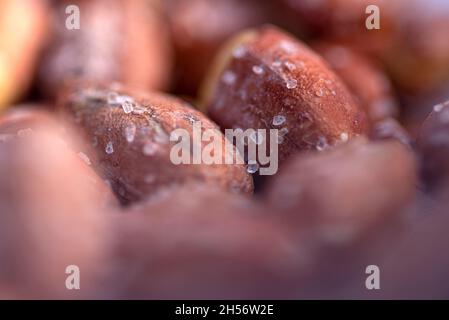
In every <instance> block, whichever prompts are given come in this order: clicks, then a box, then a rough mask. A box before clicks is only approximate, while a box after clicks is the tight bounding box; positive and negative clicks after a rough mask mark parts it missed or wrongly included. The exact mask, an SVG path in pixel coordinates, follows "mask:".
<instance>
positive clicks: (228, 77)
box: [221, 70, 237, 86]
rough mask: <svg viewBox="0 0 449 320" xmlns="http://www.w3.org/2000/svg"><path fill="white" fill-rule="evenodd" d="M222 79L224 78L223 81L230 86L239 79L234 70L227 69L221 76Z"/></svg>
mask: <svg viewBox="0 0 449 320" xmlns="http://www.w3.org/2000/svg"><path fill="white" fill-rule="evenodd" d="M221 79H222V80H223V82H224V83H225V84H227V85H229V86H230V85H232V84H234V82H235V80H236V79H237V76H236V75H235V73H234V72H232V71H229V70H227V71H225V72H224V73H223V76H222V77H221Z"/></svg>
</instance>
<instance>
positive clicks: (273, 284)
mask: <svg viewBox="0 0 449 320" xmlns="http://www.w3.org/2000/svg"><path fill="white" fill-rule="evenodd" d="M212 204H213V207H214V209H213V210H212V211H213V212H212V211H211V210H210V208H208V206H210V205H212ZM260 210H261V208H260V207H259V206H258V205H256V204H255V203H253V202H252V201H250V200H249V199H247V198H246V197H242V196H239V195H234V194H229V193H223V192H222V190H220V189H219V188H214V187H212V188H211V187H205V186H204V185H201V184H200V185H188V186H184V187H180V188H174V189H173V188H172V189H171V190H164V191H163V192H162V193H160V194H159V195H158V196H156V197H155V198H152V199H150V201H149V202H147V203H139V204H138V205H136V206H134V207H131V208H130V209H129V211H128V212H127V214H121V215H115V216H114V227H113V230H114V231H113V233H114V234H115V237H114V238H113V239H112V241H113V245H112V249H111V250H110V251H111V252H112V254H113V256H112V261H111V263H110V264H108V265H109V266H111V268H110V269H109V271H110V276H111V279H114V280H113V281H112V280H111V281H108V282H106V283H109V284H111V285H112V286H113V288H114V290H106V292H116V293H117V294H118V296H115V297H114V298H127V299H129V298H131V297H132V298H137V299H204V298H205V297H207V298H208V299H231V298H232V299H239V298H246V299H247V298H254V299H256V298H288V297H293V296H294V294H295V290H294V289H295V287H296V286H297V285H298V284H297V283H296V282H295V281H294V280H295V275H296V273H297V272H298V270H300V267H301V257H300V255H298V253H297V251H296V245H295V244H294V243H293V242H291V241H289V238H288V236H286V234H285V233H284V232H283V231H282V229H280V228H279V227H278V225H277V224H276V223H271V222H270V221H268V220H263V219H260ZM106 270H107V269H106ZM130 270H134V271H133V272H130ZM120 274H122V275H123V274H126V276H125V277H123V276H119V275H120Z"/></svg>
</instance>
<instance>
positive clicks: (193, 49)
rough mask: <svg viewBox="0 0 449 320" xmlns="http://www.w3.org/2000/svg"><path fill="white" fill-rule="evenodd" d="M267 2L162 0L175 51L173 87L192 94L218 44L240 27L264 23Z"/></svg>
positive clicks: (240, 28)
mask: <svg viewBox="0 0 449 320" xmlns="http://www.w3.org/2000/svg"><path fill="white" fill-rule="evenodd" d="M267 4H268V3H261V2H260V1H254V0H243V1H242V0H215V1H209V0H166V1H164V5H165V8H166V12H167V18H168V21H169V25H170V30H171V33H172V37H173V44H174V47H175V53H176V68H175V70H176V72H175V83H174V90H175V92H177V93H181V94H185V95H191V96H196V94H197V93H198V89H199V85H200V83H201V80H202V79H203V77H204V75H205V73H206V71H207V68H208V67H209V65H210V64H211V62H212V61H213V58H214V56H215V54H216V52H217V51H218V49H219V47H220V46H221V45H222V43H223V42H224V41H226V40H227V39H228V38H229V37H231V36H232V35H234V34H235V33H237V32H239V31H240V30H242V29H245V28H249V27H254V26H257V25H260V24H261V23H264V22H265V12H264V11H265V7H266V6H267Z"/></svg>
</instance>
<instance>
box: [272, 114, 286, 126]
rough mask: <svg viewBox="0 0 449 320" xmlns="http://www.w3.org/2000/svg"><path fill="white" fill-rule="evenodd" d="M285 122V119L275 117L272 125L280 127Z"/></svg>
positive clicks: (281, 116)
mask: <svg viewBox="0 0 449 320" xmlns="http://www.w3.org/2000/svg"><path fill="white" fill-rule="evenodd" d="M284 122H285V117H284V116H283V115H280V114H279V115H276V116H274V117H273V125H274V126H280V125H282V124H283V123H284Z"/></svg>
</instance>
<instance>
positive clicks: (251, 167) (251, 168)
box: [246, 163, 259, 174]
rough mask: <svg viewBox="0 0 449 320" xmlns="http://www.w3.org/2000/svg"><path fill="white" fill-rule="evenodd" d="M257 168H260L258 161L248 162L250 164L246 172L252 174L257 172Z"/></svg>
mask: <svg viewBox="0 0 449 320" xmlns="http://www.w3.org/2000/svg"><path fill="white" fill-rule="evenodd" d="M257 170H259V165H258V164H257V163H253V164H248V166H247V167H246V172H248V173H250V174H253V173H256V172H257Z"/></svg>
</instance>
